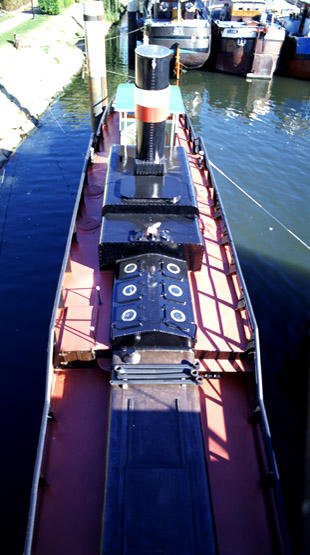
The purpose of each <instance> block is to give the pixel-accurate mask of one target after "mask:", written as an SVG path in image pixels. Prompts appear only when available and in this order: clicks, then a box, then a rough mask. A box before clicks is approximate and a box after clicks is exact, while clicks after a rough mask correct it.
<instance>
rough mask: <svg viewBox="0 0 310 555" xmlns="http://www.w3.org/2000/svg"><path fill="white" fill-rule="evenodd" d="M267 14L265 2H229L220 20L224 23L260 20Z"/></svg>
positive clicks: (259, 0) (230, 0)
mask: <svg viewBox="0 0 310 555" xmlns="http://www.w3.org/2000/svg"><path fill="white" fill-rule="evenodd" d="M265 12H266V2H265V1H264V0H258V1H257V0H254V1H251V0H247V1H246V2H242V1H240V0H237V1H235V0H229V1H228V2H225V4H224V7H223V10H222V11H221V17H220V18H221V19H222V20H223V21H249V20H252V19H257V20H258V19H260V17H261V15H262V14H264V13H265Z"/></svg>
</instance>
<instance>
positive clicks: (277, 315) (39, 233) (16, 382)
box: [0, 29, 310, 554]
mask: <svg viewBox="0 0 310 555" xmlns="http://www.w3.org/2000/svg"><path fill="white" fill-rule="evenodd" d="M117 33H118V30H117V29H113V30H112V32H111V35H114V34H117ZM126 48H127V38H126V37H125V36H124V37H122V38H121V40H117V41H115V40H114V41H109V42H108V43H107V58H108V69H109V71H113V72H114V73H109V91H110V94H111V93H112V92H113V91H114V90H115V88H116V85H117V83H118V82H123V81H124V80H125V79H124V78H123V77H120V76H119V75H116V73H123V74H128V69H127V61H126V60H127V53H126ZM181 89H182V92H183V95H184V98H185V103H186V105H187V107H188V110H189V112H190V114H191V115H192V119H193V122H194V125H195V128H196V131H197V134H201V135H202V136H203V138H204V140H205V144H206V147H207V150H208V154H209V157H210V159H211V161H212V162H213V163H214V164H215V165H216V166H217V167H218V168H220V169H221V170H222V171H223V172H224V173H225V174H227V176H229V178H230V179H231V180H233V181H234V182H235V183H237V184H238V185H239V186H240V187H241V188H242V189H244V190H245V191H246V192H247V193H249V194H250V195H251V196H253V197H255V199H256V200H257V201H258V202H259V203H260V204H261V205H262V206H264V207H265V208H266V209H267V210H268V211H269V212H270V213H271V214H272V215H273V216H275V217H276V218H277V219H278V220H279V221H280V222H282V223H283V225H284V226H286V227H287V228H289V229H290V230H291V231H292V232H294V233H295V234H296V235H297V236H298V237H300V238H301V239H302V240H303V241H304V242H306V243H307V244H308V245H309V244H310V234H309V206H310V204H309V200H310V199H309V190H310V178H309V152H310V131H309V119H310V106H309V95H310V90H309V89H310V86H309V83H308V82H302V81H299V80H292V79H285V78H280V77H274V79H273V80H272V82H271V83H269V82H263V81H257V82H252V83H248V82H246V80H245V79H243V78H239V77H235V76H228V75H222V74H215V73H210V72H203V71H199V72H198V71H197V72H188V73H187V74H184V75H183V76H182V81H181ZM89 134H90V118H89V109H88V92H87V83H86V81H83V80H82V79H81V77H79V78H77V79H76V80H75V81H74V83H73V84H72V86H70V87H69V88H68V89H67V91H66V93H65V95H64V96H63V97H62V98H60V99H59V100H58V101H57V102H56V103H55V104H54V105H53V106H52V108H51V109H50V110H48V111H47V112H46V114H45V115H44V116H43V118H42V121H41V128H40V129H39V130H37V131H36V132H35V133H33V134H32V135H31V137H29V138H28V139H26V140H25V141H24V143H23V144H22V145H21V146H20V148H19V149H18V150H17V152H16V154H15V155H14V156H13V157H12V158H11V160H10V162H9V164H8V165H7V166H6V168H5V171H4V172H3V170H2V174H3V175H2V183H1V190H0V262H1V277H0V302H1V335H0V337H1V377H2V379H1V411H2V412H1V424H2V431H1V441H2V445H1V446H2V449H1V482H2V483H1V498H2V503H1V513H2V514H1V524H2V527H3V531H2V533H1V552H2V553H5V554H11V553H12V554H16V553H18V554H20V553H22V549H23V542H24V535H25V526H26V521H27V512H28V503H29V495H30V488H31V481H32V472H33V467H34V461H35V454H36V446H37V439H38V433H39V427H40V419H41V412H42V407H43V395H44V386H45V368H46V348H47V336H48V327H49V320H50V316H51V311H52V305H53V300H54V295H55V290H56V286H57V280H58V274H59V270H60V266H61V262H62V257H63V253H64V248H65V243H66V236H67V231H68V227H69V223H70V219H71V212H72V208H73V204H74V199H75V194H76V190H77V186H78V182H79V175H80V171H81V168H82V164H83V157H84V154H85V151H86V148H87V145H88V140H89ZM215 175H216V178H217V181H218V184H219V186H220V188H221V191H222V197H223V200H224V204H225V209H226V212H227V214H228V217H229V222H230V226H231V229H232V232H233V236H234V239H235V242H236V246H237V250H238V253H239V257H240V261H241V264H242V268H243V271H244V274H245V278H246V282H247V286H248V289H249V292H250V296H251V299H252V303H253V306H254V310H255V313H256V317H257V320H258V324H259V329H260V335H261V343H262V362H263V375H264V391H265V398H266V405H267V409H268V414H269V419H270V424H271V429H272V433H273V442H274V447H275V450H276V454H277V459H278V465H279V470H280V475H281V479H282V484H283V493H284V498H285V501H286V508H287V517H288V522H289V527H290V532H291V536H292V543H293V547H294V552H295V553H297V552H298V541H299V538H300V530H299V524H300V520H301V501H302V493H303V480H304V446H305V421H306V401H307V397H306V393H307V383H308V382H307V380H308V371H309V356H308V354H307V353H308V349H309V328H307V326H309V304H310V299H309V250H308V249H307V248H306V247H305V246H303V245H302V244H301V243H300V242H299V241H298V240H297V239H296V238H294V237H293V236H292V235H291V234H290V233H288V231H286V229H284V228H283V227H281V226H280V225H279V224H278V223H277V222H276V221H274V220H273V219H272V218H271V217H270V216H269V215H268V214H266V212H264V211H263V210H262V209H261V208H259V207H258V206H257V205H256V204H254V203H253V202H252V201H251V200H249V198H247V197H246V196H244V194H243V193H241V192H240V191H239V190H238V189H237V188H236V187H235V186H234V185H233V184H232V183H231V182H230V181H229V180H228V179H226V178H225V177H224V176H223V175H222V174H220V173H218V172H216V171H215ZM307 330H308V331H307ZM81 448H82V446H81Z"/></svg>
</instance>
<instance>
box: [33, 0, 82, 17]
mask: <svg viewBox="0 0 310 555" xmlns="http://www.w3.org/2000/svg"><path fill="white" fill-rule="evenodd" d="M73 2H74V0H39V8H40V10H41V12H42V13H45V14H49V15H58V14H60V13H62V12H63V10H65V9H66V8H68V7H69V6H71V4H73Z"/></svg>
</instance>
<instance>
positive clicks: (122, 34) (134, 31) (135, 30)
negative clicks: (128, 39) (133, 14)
mask: <svg viewBox="0 0 310 555" xmlns="http://www.w3.org/2000/svg"><path fill="white" fill-rule="evenodd" d="M138 31H141V29H140V28H138V29H134V30H133V31H121V32H120V34H119V35H114V36H113V37H108V38H105V39H104V40H105V41H108V40H113V39H119V38H121V36H124V35H127V36H128V35H132V33H137V32H138Z"/></svg>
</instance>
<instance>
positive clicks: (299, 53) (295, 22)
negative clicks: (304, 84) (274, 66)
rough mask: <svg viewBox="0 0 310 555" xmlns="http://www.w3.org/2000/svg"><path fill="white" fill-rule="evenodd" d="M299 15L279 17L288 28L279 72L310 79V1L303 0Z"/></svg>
mask: <svg viewBox="0 0 310 555" xmlns="http://www.w3.org/2000/svg"><path fill="white" fill-rule="evenodd" d="M302 4H303V9H302V11H301V13H300V14H299V15H297V14H292V15H291V16H290V17H284V18H279V21H280V22H281V24H282V25H283V26H284V27H285V29H286V37H285V41H284V43H283V47H282V50H281V55H280V62H279V73H281V74H283V75H287V76H288V77H296V78H299V79H310V1H309V0H304V1H303V2H302Z"/></svg>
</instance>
